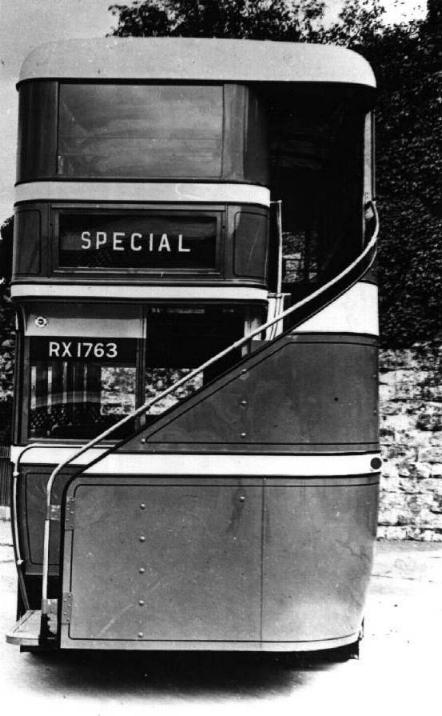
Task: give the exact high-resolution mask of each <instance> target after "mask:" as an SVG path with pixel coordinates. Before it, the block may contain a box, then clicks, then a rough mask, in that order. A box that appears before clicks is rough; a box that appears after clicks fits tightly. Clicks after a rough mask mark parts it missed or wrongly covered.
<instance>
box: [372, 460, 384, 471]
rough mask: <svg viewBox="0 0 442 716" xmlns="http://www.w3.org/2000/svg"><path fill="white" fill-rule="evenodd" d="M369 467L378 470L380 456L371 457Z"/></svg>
mask: <svg viewBox="0 0 442 716" xmlns="http://www.w3.org/2000/svg"><path fill="white" fill-rule="evenodd" d="M370 467H371V469H372V470H380V469H381V467H382V460H381V458H380V457H372V458H371V460H370Z"/></svg>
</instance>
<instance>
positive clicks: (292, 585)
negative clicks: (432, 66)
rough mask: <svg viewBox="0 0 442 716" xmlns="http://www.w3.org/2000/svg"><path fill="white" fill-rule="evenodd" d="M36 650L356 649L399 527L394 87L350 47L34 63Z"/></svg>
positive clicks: (30, 580)
mask: <svg viewBox="0 0 442 716" xmlns="http://www.w3.org/2000/svg"><path fill="white" fill-rule="evenodd" d="M18 92H19V143H18V165H17V166H18V169H17V186H16V205H15V234H14V247H13V249H14V250H13V274H12V281H11V293H12V297H13V300H14V302H15V306H16V311H17V370H16V388H15V423H14V445H13V447H12V449H11V457H12V461H13V463H14V473H13V485H12V487H13V489H12V525H13V536H14V548H15V558H16V563H17V572H18V621H17V623H16V624H15V626H14V627H13V628H12V629H11V631H10V633H9V634H8V635H7V639H8V640H9V641H10V642H11V643H15V644H19V645H20V646H21V648H22V649H23V650H39V649H40V650H43V649H50V648H52V649H123V650H124V649H126V650H177V649H179V650H183V649H184V650H185V649H192V650H219V651H221V650H232V651H241V650H242V651H270V652H271V651H287V652H296V651H307V650H308V651H312V650H322V649H333V648H343V649H345V648H347V649H348V650H353V651H355V650H357V645H358V642H359V639H360V636H361V624H362V618H363V609H364V599H365V594H366V588H367V583H368V579H369V574H370V569H371V563H372V551H373V543H374V538H375V531H376V522H377V519H376V518H377V501H378V482H379V470H380V465H381V461H380V458H379V445H378V427H377V423H378V417H377V332H378V328H377V293H376V282H375V274H374V270H373V261H374V258H375V245H376V236H377V232H378V220H377V212H376V207H375V203H374V197H373V181H374V176H373V159H372V135H373V132H372V113H371V110H372V106H373V102H374V92H375V80H374V76H373V73H372V71H371V69H370V67H369V65H368V64H367V63H366V62H365V60H363V59H362V58H361V57H360V56H359V55H357V54H355V53H352V52H350V51H347V50H344V49H339V48H336V47H331V46H314V45H308V44H292V43H275V42H259V41H243V40H215V39H181V38H180V39H175V38H174V39H172V38H148V39H145V38H143V39H116V38H108V39H103V40H87V41H80V40H72V41H68V42H63V43H51V44H48V45H45V46H42V47H40V48H38V49H36V50H35V51H34V52H32V53H31V54H30V55H29V57H28V58H27V59H26V60H25V62H24V64H23V67H22V70H21V75H20V79H19V82H18Z"/></svg>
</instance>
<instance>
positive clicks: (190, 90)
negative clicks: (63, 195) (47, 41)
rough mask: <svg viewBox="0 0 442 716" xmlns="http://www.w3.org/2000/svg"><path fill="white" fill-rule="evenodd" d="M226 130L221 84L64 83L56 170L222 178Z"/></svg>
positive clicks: (83, 174)
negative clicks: (224, 126)
mask: <svg viewBox="0 0 442 716" xmlns="http://www.w3.org/2000/svg"><path fill="white" fill-rule="evenodd" d="M222 133H223V88H222V86H217V85H205V86H196V85H140V84H133V85H123V84H122V85H111V84H88V85H84V84H82V85H79V84H61V85H60V96H59V125H58V153H57V154H58V157H57V173H58V174H59V175H60V176H65V177H118V178H121V177H134V178H142V177H147V176H148V177H158V178H167V177H177V178H179V177H182V178H186V177H195V176H198V177H204V178H219V177H220V175H221V171H222V144H223V142H222Z"/></svg>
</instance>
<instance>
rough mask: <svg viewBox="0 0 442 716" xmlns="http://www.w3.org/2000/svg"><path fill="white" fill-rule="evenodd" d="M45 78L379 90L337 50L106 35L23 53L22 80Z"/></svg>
mask: <svg viewBox="0 0 442 716" xmlns="http://www.w3.org/2000/svg"><path fill="white" fill-rule="evenodd" d="M49 78H53V79H88V80H128V79H132V80H181V81H194V80H198V81H224V82H326V83H339V84H354V85H355V84H356V85H365V86H368V87H375V86H376V80H375V77H374V74H373V71H372V69H371V67H370V65H369V64H368V62H367V61H366V60H365V59H364V58H363V57H361V55H358V54H357V53H355V52H352V51H351V50H346V49H343V48H341V47H335V46H332V45H309V44H306V43H295V42H293V43H292V42H273V41H269V40H265V41H261V40H224V39H222V40H221V39H214V38H172V37H149V38H116V37H107V38H96V39H88V40H67V41H64V42H50V43H48V44H45V45H42V46H41V47H37V48H36V49H35V50H33V52H31V53H30V54H29V55H28V57H27V58H26V59H25V61H24V63H23V65H22V68H21V72H20V79H19V82H23V81H25V80H31V79H49Z"/></svg>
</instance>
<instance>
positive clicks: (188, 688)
mask: <svg viewBox="0 0 442 716" xmlns="http://www.w3.org/2000/svg"><path fill="white" fill-rule="evenodd" d="M340 657H341V654H335V652H333V653H330V654H328V653H327V652H320V653H317V654H301V655H297V656H293V655H274V654H272V655H270V654H267V655H263V654H259V655H258V654H240V655H238V654H219V653H213V652H199V653H185V652H182V653H181V652H173V653H171V652H159V653H156V654H146V653H143V654H134V653H126V652H93V653H91V652H75V653H67V652H65V653H54V654H50V653H49V654H27V655H26V656H25V655H22V658H26V659H28V660H29V666H30V667H31V668H32V670H35V669H37V670H38V671H40V670H41V674H40V678H39V679H38V682H39V688H40V689H41V690H42V691H46V689H47V688H48V686H49V683H48V682H51V681H52V680H54V679H56V681H57V683H58V686H59V688H60V689H62V690H63V687H64V688H66V689H67V690H69V692H71V693H75V692H78V694H79V695H80V694H81V695H85V694H88V695H91V696H92V695H99V694H102V693H103V691H104V690H105V692H106V695H107V696H108V697H112V696H117V695H118V696H121V695H123V694H125V693H126V694H129V693H130V694H131V695H133V696H135V695H140V694H145V695H147V694H149V695H151V696H157V697H160V698H161V697H164V698H167V699H170V698H174V697H175V698H176V697H177V696H185V697H188V698H198V699H199V698H201V699H204V698H207V697H208V696H210V697H211V698H215V699H216V698H221V699H224V698H231V697H235V696H241V698H260V697H264V696H266V695H270V694H271V693H278V694H279V695H282V694H284V693H287V694H289V693H291V691H292V690H293V688H296V687H297V686H302V685H304V684H305V683H306V682H308V681H309V680H310V674H311V673H313V672H314V673H316V672H318V671H322V670H327V669H329V668H331V666H332V665H333V664H334V663H335V662H336V661H339V660H340Z"/></svg>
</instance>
